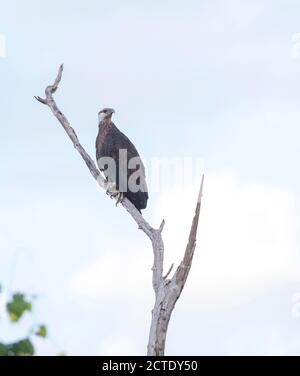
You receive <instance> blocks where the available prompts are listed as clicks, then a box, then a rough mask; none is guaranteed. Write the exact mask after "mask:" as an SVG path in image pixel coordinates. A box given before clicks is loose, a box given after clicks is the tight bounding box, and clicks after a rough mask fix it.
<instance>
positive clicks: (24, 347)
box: [0, 338, 34, 356]
mask: <svg viewBox="0 0 300 376" xmlns="http://www.w3.org/2000/svg"><path fill="white" fill-rule="evenodd" d="M32 355H34V348H33V345H32V343H31V341H30V339H29V338H25V339H22V340H20V341H18V342H14V343H10V344H7V345H5V344H4V343H0V356H32Z"/></svg>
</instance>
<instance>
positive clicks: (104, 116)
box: [98, 108, 115, 123]
mask: <svg viewBox="0 0 300 376" xmlns="http://www.w3.org/2000/svg"><path fill="white" fill-rule="evenodd" d="M114 113H115V110H114V109H113V108H103V110H101V111H100V112H99V113H98V118H99V123H100V122H101V121H103V120H110V119H111V117H112V114H114Z"/></svg>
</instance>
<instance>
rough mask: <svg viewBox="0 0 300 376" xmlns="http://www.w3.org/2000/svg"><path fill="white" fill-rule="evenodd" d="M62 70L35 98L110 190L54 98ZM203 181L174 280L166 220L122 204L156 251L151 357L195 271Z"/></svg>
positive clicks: (162, 344)
mask: <svg viewBox="0 0 300 376" xmlns="http://www.w3.org/2000/svg"><path fill="white" fill-rule="evenodd" d="M62 71H63V65H61V66H60V68H59V71H58V75H57V77H56V79H55V81H54V83H53V85H49V86H47V87H46V90H45V93H46V97H45V98H41V97H35V98H36V99H37V100H38V101H39V102H41V103H43V104H45V105H46V106H48V107H49V108H50V109H51V111H52V113H53V115H54V116H55V117H56V118H57V120H58V121H59V122H60V124H61V125H62V126H63V128H64V130H65V131H66V133H67V135H68V136H69V138H70V139H71V141H72V143H73V145H74V147H75V149H76V150H77V151H78V152H79V154H80V155H81V157H82V158H83V160H84V161H85V163H86V165H87V167H88V169H89V170H90V173H91V174H92V176H93V177H94V179H95V180H96V181H97V182H98V184H99V185H100V187H102V188H104V189H107V188H108V187H107V183H106V180H105V179H104V177H103V176H102V174H101V173H100V171H99V170H98V168H97V167H96V164H95V162H94V161H93V160H92V158H91V157H90V156H89V154H88V153H87V152H86V151H85V150H84V148H83V147H82V145H81V144H80V142H79V139H78V137H77V135H76V133H75V131H74V129H73V128H72V127H71V125H70V123H69V121H68V119H67V118H66V116H65V115H64V114H63V113H62V112H61V111H60V109H59V108H58V106H57V104H56V102H55V100H54V98H53V94H54V93H55V92H56V90H57V88H58V85H59V83H60V81H61V78H62ZM203 181H204V176H202V180H201V185H200V192H199V196H198V199H197V204H196V210H195V215H194V218H193V222H192V226H191V229H190V234H189V239H188V243H187V246H186V249H185V253H184V256H183V259H182V261H181V263H180V264H179V266H178V267H177V269H176V271H175V273H174V274H173V276H172V278H168V276H169V275H170V274H171V271H172V269H173V265H172V266H171V268H170V269H169V271H168V272H167V274H166V275H165V276H164V275H163V265H164V243H163V238H162V231H163V228H164V224H165V222H164V220H163V221H162V223H161V225H160V226H159V228H158V229H156V228H153V227H152V226H150V224H149V223H148V222H147V221H146V220H145V219H144V217H143V216H142V215H141V214H140V213H139V212H138V210H137V209H136V208H135V206H134V205H133V204H132V203H131V202H130V201H129V200H128V199H127V198H124V199H123V200H122V202H121V205H122V206H123V207H124V208H125V209H126V210H127V211H128V213H129V214H130V215H131V217H132V218H133V220H134V221H135V222H136V224H137V225H138V228H139V229H141V230H142V231H143V232H144V233H145V234H146V235H147V236H148V238H149V239H150V241H151V243H152V248H153V255H154V263H153V267H152V273H153V274H152V284H153V289H154V293H155V304H154V308H153V310H152V321H151V327H150V334H149V341H148V351H147V355H149V356H153V355H164V351H165V342H166V335H167V330H168V324H169V320H170V317H171V314H172V311H173V309H174V306H175V304H176V301H177V299H178V298H179V297H180V294H181V292H182V289H183V287H184V285H185V283H186V280H187V277H188V275H189V272H190V269H191V265H192V261H193V256H194V251H195V248H196V235H197V229H198V221H199V215H200V208H201V198H202V192H203Z"/></svg>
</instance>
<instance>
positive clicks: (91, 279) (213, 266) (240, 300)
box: [69, 173, 300, 354]
mask: <svg viewBox="0 0 300 376" xmlns="http://www.w3.org/2000/svg"><path fill="white" fill-rule="evenodd" d="M197 190H198V187H196V186H193V187H190V189H189V190H187V191H185V192H182V191H173V192H169V194H168V195H162V196H161V198H160V200H159V201H158V202H157V212H156V216H157V221H156V222H158V220H159V219H161V218H162V217H164V218H165V219H166V227H165V230H164V239H165V245H166V255H165V256H166V263H165V268H168V267H169V265H170V263H171V262H174V261H175V262H176V263H178V262H179V260H180V258H181V257H182V253H183V250H184V248H185V244H186V240H187V236H188V231H189V227H190V223H191V219H192V216H193V212H194V204H195V201H196V197H197V193H198V192H197ZM296 227H297V217H296V212H295V203H294V198H293V195H292V194H291V193H290V192H287V191H283V190H281V189H277V188H273V187H264V186H262V185H259V184H246V183H241V182H239V181H238V179H237V178H236V177H234V175H233V174H231V173H218V174H214V175H209V176H207V177H206V181H205V192H204V197H203V207H202V212H201V220H200V228H199V234H198V239H199V240H198V246H197V250H196V254H195V259H194V263H193V267H192V271H191V275H190V278H189V280H188V282H187V285H186V288H185V290H184V292H183V296H182V299H181V300H180V302H181V303H180V304H178V307H177V310H175V311H176V315H173V318H172V320H171V327H170V335H169V342H168V346H169V348H170V349H173V350H172V351H173V353H174V349H176V350H175V351H178V353H184V352H185V351H187V347H185V346H184V344H180V343H178V342H177V340H176V338H177V336H176V335H175V332H176V333H178V331H179V332H180V331H181V329H180V328H182V327H183V326H184V325H186V317H187V315H189V317H190V318H189V322H190V321H191V323H190V325H191V326H193V323H192V322H193V320H196V321H195V322H194V324H195V328H196V329H195V330H197V328H198V330H201V329H200V328H199V323H198V321H199V317H200V316H201V315H204V314H205V312H206V314H208V315H210V313H212V314H213V312H216V311H217V312H219V315H220V317H219V319H220V320H225V319H226V318H225V317H226V314H224V317H223V316H222V312H225V311H226V309H230V307H235V306H237V305H240V306H243V305H244V306H245V305H249V307H250V308H249V309H251V310H252V309H254V310H255V307H256V305H255V300H256V299H260V298H261V297H262V296H263V295H264V294H266V293H267V292H268V291H271V290H274V289H277V288H283V287H284V286H286V285H287V284H291V283H293V282H295V281H297V280H299V279H300V276H299V272H298V271H297V268H296V264H297V261H298V254H297V239H296V231H297V228H296ZM151 263H152V255H149V254H147V255H145V253H144V250H143V248H142V247H141V248H139V247H138V245H135V247H134V249H131V250H130V251H126V250H123V251H118V252H115V251H111V252H106V253H105V254H104V255H102V256H101V257H100V258H99V259H98V260H96V261H95V262H94V263H93V264H91V265H87V266H85V267H84V268H83V269H82V270H81V271H80V272H79V273H78V274H76V275H74V276H73V278H72V280H71V281H70V282H69V286H70V288H71V291H72V292H73V293H74V294H75V295H76V296H79V297H80V299H82V298H83V299H87V301H90V299H92V300H93V301H94V303H96V302H95V300H97V301H103V302H104V301H105V304H109V305H110V309H111V310H112V312H114V313H115V314H116V315H117V316H118V317H117V318H116V317H114V320H115V321H118V320H120V322H124V321H125V322H126V326H125V327H123V326H122V327H121V326H120V327H118V329H116V331H115V332H114V329H113V328H112V329H111V330H110V339H109V344H110V345H109V349H110V350H109V351H112V353H114V354H120V353H122V351H123V353H124V352H126V353H127V352H128V351H129V353H132V351H136V352H135V353H141V350H142V349H141V346H137V344H136V343H135V342H134V341H133V339H131V340H129V339H130V338H134V339H135V340H136V341H137V343H140V344H143V343H146V340H147V331H148V326H149V324H150V309H151V308H152V303H153V302H152V300H153V292H152V288H151V273H150V270H149V269H150V266H151V265H152V264H151ZM97 304H99V303H97ZM224 310H225V311H224ZM222 317H223V319H222ZM275 325H276V324H275ZM249 332H251V328H248V329H247V330H246V332H245V333H246V334H245V333H244V335H246V336H247V333H249ZM266 332H267V334H266V338H267V339H266V340H265V342H264V343H265V345H262V346H261V347H260V348H259V351H261V352H263V351H264V346H266V347H267V348H266V349H265V351H268V352H272V351H273V350H272V346H270V340H269V339H268V338H269V336H272V335H273V334H272V333H273V329H270V328H268V327H267V325H266ZM196 337H197V338H198V336H196ZM250 337H251V336H250ZM250 337H249V338H250ZM120 338H121V339H120ZM236 338H238V339H239V341H240V339H241V338H244V337H243V332H239V333H237V336H236ZM244 339H245V338H244ZM194 340H196V339H193V340H191V343H190V344H189V346H190V348H191V347H192V348H194V351H195V352H197V349H198V347H199V344H197V343H196V342H194ZM106 341H107V340H106V339H105V338H103V345H101V346H102V347H101V348H105V343H106ZM127 341H129V342H130V346H129V345H128V346H129V348H130V349H131V350H132V351H131V350H127V347H128V346H127ZM174 341H175V342H176V344H175V343H174ZM224 341H225V339H224ZM228 341H231V340H230V338H229V339H228ZM228 341H227V342H226V341H225V342H226V345H225V342H224V343H223V345H224V346H226V347H224V349H223V350H224V351H229V352H230V351H231V352H234V351H237V349H236V346H237V342H236V340H235V338H232V341H231V342H232V343H231V342H229V344H228ZM249 341H250V339H249ZM251 341H252V342H253V341H254V344H253V343H252V345H251V346H252V347H251V349H252V350H253V349H255V348H256V347H255V341H256V339H255V338H254V337H253V338H252V339H251ZM251 341H250V342H251ZM220 343H221V344H220V345H219V346H221V347H222V341H221V342H220ZM227 346H228V347H227ZM282 346H283V347H284V346H285V344H284V343H283V344H282ZM122 348H123V350H122ZM225 348H227V350H225ZM252 350H251V351H252ZM277 350H278V349H275V348H274V351H277ZM249 351H250V350H249ZM253 351H254V350H253ZM241 352H245V351H244V349H241ZM105 353H108V352H107V351H106V352H105Z"/></svg>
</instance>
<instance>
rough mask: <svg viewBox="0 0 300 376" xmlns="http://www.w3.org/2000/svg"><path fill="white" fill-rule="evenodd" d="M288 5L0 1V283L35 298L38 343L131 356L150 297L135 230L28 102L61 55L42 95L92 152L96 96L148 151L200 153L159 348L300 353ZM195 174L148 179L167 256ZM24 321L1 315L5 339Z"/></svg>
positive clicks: (295, 90) (49, 120) (298, 133)
mask: <svg viewBox="0 0 300 376" xmlns="http://www.w3.org/2000/svg"><path fill="white" fill-rule="evenodd" d="M299 15H300V4H299V1H296V0H272V1H271V0H251V1H250V0H249V1H247V0H225V1H224V0H213V1H208V0H202V1H196V0H195V1H192V0H187V1H185V2H182V1H174V0H173V1H170V0H169V1H167V0H165V1H160V2H158V1H157V2H153V1H133V0H131V1H126V2H124V1H120V0H119V1H117V0H112V1H109V2H107V1H91V0H90V1H86V2H83V1H78V0H72V1H66V0H65V1H58V0H51V1H48V0H47V1H43V2H41V1H37V0H28V1H26V2H24V1H16V0H11V1H9V2H8V1H4V0H0V81H1V88H2V90H1V91H0V108H1V111H0V126H1V137H0V150H1V152H0V166H1V178H0V179H1V180H0V181H1V185H0V260H1V261H0V281H1V282H2V283H3V284H4V287H6V289H11V290H16V289H22V290H25V291H29V292H31V293H36V294H38V296H39V298H38V301H37V310H36V316H37V317H38V319H39V320H41V321H43V322H45V323H46V324H47V326H48V328H49V333H50V338H49V340H46V341H39V342H37V343H36V345H37V348H38V353H39V354H53V355H55V354H57V353H58V352H60V351H62V350H63V351H66V352H67V354H74V355H79V354H80V355H106V354H110V355H114V354H137V355H143V354H144V353H145V349H146V345H147V340H148V330H149V325H150V310H151V308H152V305H153V298H154V296H153V291H152V286H151V270H150V268H151V266H152V253H151V246H150V244H149V241H148V239H146V238H145V236H144V235H143V234H142V233H141V232H140V231H138V230H137V229H136V226H135V223H134V222H133V221H132V220H131V219H130V218H129V217H128V215H127V213H126V212H125V211H124V210H122V208H121V207H118V208H115V206H114V203H113V201H111V200H109V199H108V197H107V196H106V195H105V194H103V192H101V191H100V190H99V189H98V188H97V186H96V184H95V182H94V181H93V179H92V178H91V176H90V175H89V172H88V170H87V169H86V167H85V165H84V163H83V162H82V160H81V159H80V157H79V156H78V155H77V153H76V151H75V150H74V148H73V147H72V145H71V143H70V142H69V140H68V139H67V138H66V136H65V134H64V132H63V130H62V128H61V127H60V125H59V124H58V122H57V121H56V119H55V118H54V117H53V116H52V114H51V113H50V110H49V109H48V108H46V107H43V106H42V105H41V104H39V103H38V102H36V101H35V100H34V99H33V96H34V95H42V94H43V92H44V88H45V86H46V85H47V84H49V83H51V82H52V81H53V79H54V77H55V75H56V73H57V69H58V66H59V64H60V63H64V66H65V71H64V76H63V80H62V83H61V85H60V88H59V90H58V92H57V93H56V94H55V97H56V99H57V102H58V104H59V106H60V107H61V109H62V110H63V112H64V113H65V114H66V115H67V117H68V118H69V120H70V122H71V123H72V125H73V127H74V128H75V129H76V132H77V134H78V136H79V138H80V140H81V142H82V144H83V145H84V146H85V147H86V149H87V151H88V152H90V153H91V155H92V156H93V157H94V154H95V152H94V143H95V138H96V135H97V130H98V128H97V113H98V111H99V110H100V109H101V108H103V107H106V106H109V107H113V108H114V109H115V110H116V114H115V115H114V121H115V123H116V125H117V126H118V127H119V128H120V129H121V130H122V131H123V132H125V133H126V134H127V135H128V136H129V137H130V138H131V139H132V141H133V142H134V143H135V145H136V146H137V148H138V150H139V151H140V154H141V155H142V157H143V158H144V160H145V162H146V164H147V162H148V163H149V161H151V158H153V157H156V158H162V157H165V158H174V157H177V158H184V157H187V158H192V159H193V160H196V159H197V158H200V159H201V160H204V169H205V174H206V182H205V192H204V198H203V211H202V213H201V220H200V228H199V234H198V247H197V251H196V255H195V259H194V263H193V267H192V270H191V273H190V278H189V280H188V282H187V285H186V287H185V289H184V291H183V294H182V297H181V299H180V301H179V302H178V303H177V306H176V309H175V311H174V313H173V316H172V319H171V322H170V328H169V333H168V338H167V346H166V354H169V355H180V354H181V355H188V354H193V355H202V354H204V355H206V354H209V355H227V354H230V355H236V354H237V355H240V354H250V355H252V354H259V355H273V354H299V352H300V314H299V315H298V310H297V307H298V305H297V303H298V301H300V298H299V293H300V270H299V267H300V263H299V262H300V257H299V256H300V252H299V210H300V204H299V199H300V178H299V173H298V170H299V168H298V163H299V159H300V148H299V139H300V121H299V120H300V106H299V103H300V92H299V87H300V47H299V46H298V45H297V44H299V42H298V41H299V36H297V33H300V25H299ZM198 186H199V182H198V181H197V179H196V178H195V179H191V180H190V181H189V182H188V184H186V185H185V187H184V188H183V187H180V186H176V185H175V186H173V187H172V188H170V190H164V191H160V192H158V193H152V194H151V192H150V199H149V202H148V208H147V210H145V211H144V216H145V217H146V219H147V220H149V221H150V222H151V224H153V225H154V226H157V225H158V224H159V223H160V221H161V219H162V218H165V219H166V227H165V243H166V265H165V268H166V269H168V267H169V265H170V264H171V263H172V262H175V263H178V261H179V260H180V256H181V255H182V253H183V250H184V247H185V242H186V239H187V234H188V229H189V225H190V222H191V218H192V215H193V210H194V205H195V200H196V197H197V191H198V188H199V187H198ZM3 301H4V300H3V299H2V302H3ZM2 310H3V306H2ZM299 312H300V311H299ZM27 325H28V318H26V317H25V318H24V320H23V322H22V323H21V325H20V327H18V328H13V330H12V329H11V328H9V327H8V326H7V325H6V324H5V323H4V320H1V321H0V340H2V339H5V340H10V339H11V340H12V339H14V338H16V337H18V336H19V335H23V334H24V333H26V328H27Z"/></svg>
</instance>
